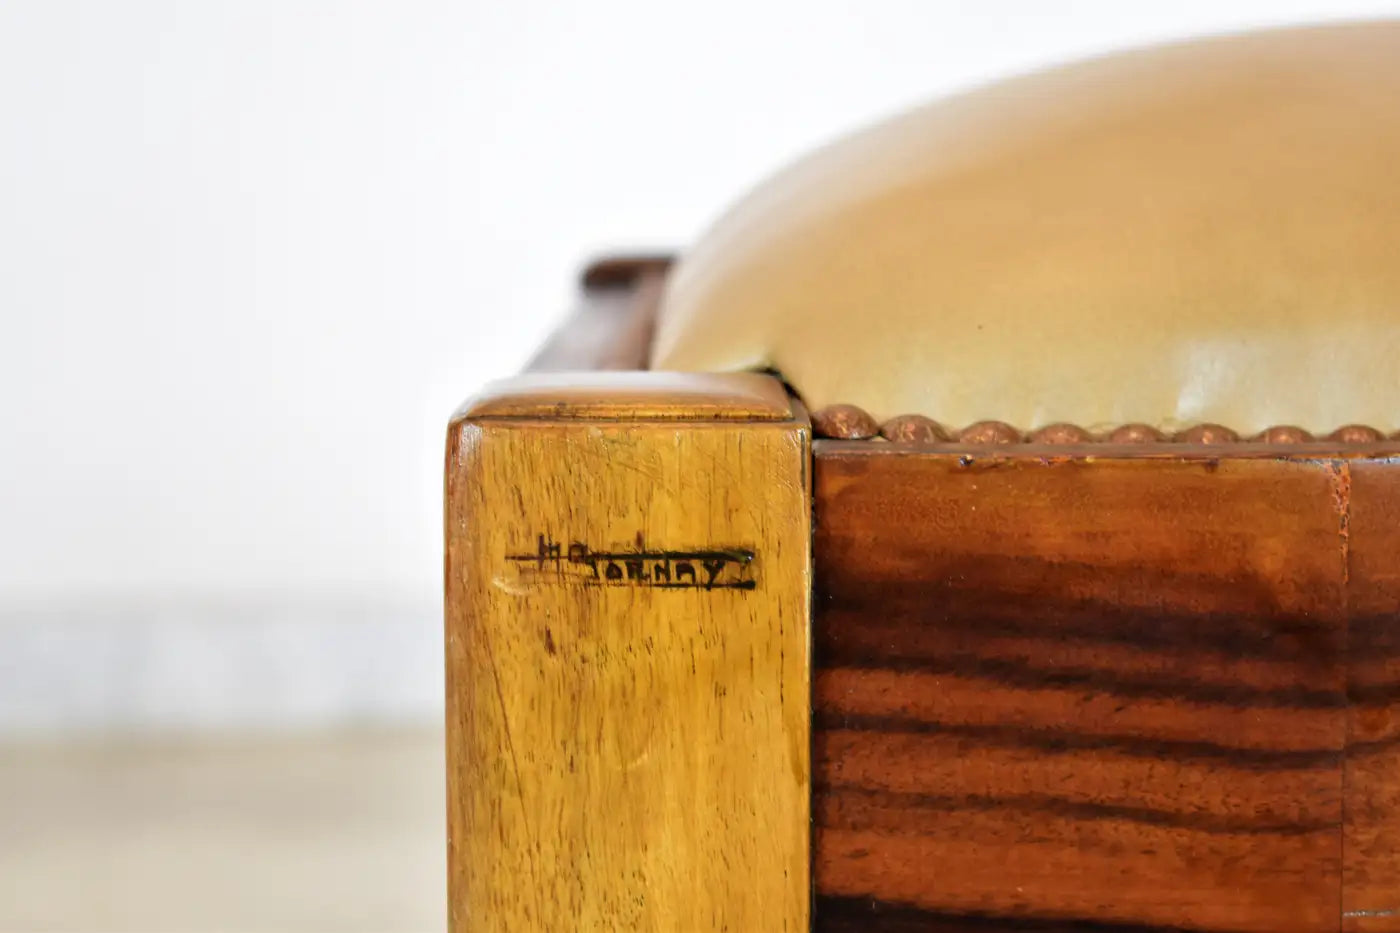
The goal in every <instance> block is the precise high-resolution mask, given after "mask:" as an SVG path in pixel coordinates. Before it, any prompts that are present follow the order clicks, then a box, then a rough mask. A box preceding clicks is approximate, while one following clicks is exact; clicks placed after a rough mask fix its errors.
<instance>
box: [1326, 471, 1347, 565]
mask: <svg viewBox="0 0 1400 933" xmlns="http://www.w3.org/2000/svg"><path fill="white" fill-rule="evenodd" d="M1326 469H1327V474H1328V475H1329V476H1330V477H1331V478H1332V505H1333V508H1334V509H1335V510H1336V512H1337V538H1338V540H1339V541H1340V543H1341V552H1342V585H1343V586H1344V587H1345V586H1346V585H1347V584H1348V583H1350V582H1351V464H1350V463H1348V462H1347V461H1346V460H1332V461H1329V462H1328V464H1327V467H1326Z"/></svg>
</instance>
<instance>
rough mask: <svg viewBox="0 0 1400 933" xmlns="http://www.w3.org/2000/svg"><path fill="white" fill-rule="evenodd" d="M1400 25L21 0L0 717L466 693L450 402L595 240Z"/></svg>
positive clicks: (1248, 12) (347, 703)
mask: <svg viewBox="0 0 1400 933" xmlns="http://www.w3.org/2000/svg"><path fill="white" fill-rule="evenodd" d="M1387 12H1389V13H1391V14H1395V13H1400V4H1397V3H1395V2H1390V3H1381V2H1338V0H1313V2H1303V0H1293V2H1281V0H1251V2H1243V0H1234V2H1229V0H1211V2H1198V0H1179V2H1175V3H1170V4H1163V3H1150V4H1148V3H1128V2H1122V0H1118V2H1092V3H1090V2H1081V3H1075V2H1067V0H1060V2H1055V3H1048V2H1012V0H980V2H977V3H951V2H931V0H921V2H920V0H906V2H877V0H867V2H861V3H856V2H850V3H838V2H831V0H805V2H801V3H797V2H792V3H766V4H765V3H759V2H755V0H745V2H720V0H711V2H707V3H691V4H676V3H656V2H643V0H592V2H588V3H565V2H553V3H546V2H505V0H499V2H484V0H466V2H462V0H455V2H445V0H444V2H432V0H379V2H365V0H335V2H331V0H324V2H311V0H237V2H234V0H228V2H211V0H202V2H201V0H166V2H159V0H122V2H114V0H87V2H79V0H0V315H3V317H2V318H0V321H3V325H2V326H0V674H4V673H5V668H6V666H7V665H8V668H9V674H10V675H11V676H10V677H8V678H7V677H3V676H0V683H5V682H7V681H8V682H9V684H10V686H9V687H8V693H7V692H6V690H7V688H5V687H0V730H3V729H4V728H6V727H20V728H24V727H35V726H36V725H37V726H42V727H44V728H64V727H66V726H68V725H71V724H74V723H77V724H80V725H87V726H99V727H101V726H112V725H123V724H130V723H131V722H136V723H137V724H140V723H141V722H145V721H153V722H156V723H158V724H176V725H181V724H184V725H190V724H193V725H200V724H209V723H213V724H228V723H234V724H237V723H239V722H241V721H243V720H244V719H253V720H257V721H276V720H278V719H279V717H284V716H291V718H293V719H297V718H298V717H300V720H301V721H306V722H321V721H332V720H336V719H337V717H340V718H344V717H345V716H358V717H369V718H373V717H374V716H375V715H377V713H376V710H378V711H380V712H382V711H383V710H385V709H391V710H392V711H394V715H400V714H402V715H407V716H424V717H431V716H432V715H433V714H434V710H435V706H434V704H435V702H436V696H437V693H436V690H437V682H436V681H435V680H433V678H434V677H436V676H437V674H436V663H437V662H436V655H435V654H434V652H435V644H436V638H437V631H436V626H437V618H436V609H435V606H436V602H435V601H436V598H437V597H436V593H437V589H438V582H439V573H440V557H439V490H440V476H439V473H440V462H441V444H442V435H443V427H444V424H445V422H446V418H447V415H448V414H449V412H450V411H451V409H452V408H453V407H454V405H455V404H456V402H457V401H459V400H460V398H461V397H463V396H464V395H465V394H467V393H468V392H470V391H471V390H472V389H473V387H474V386H476V385H477V384H479V383H480V382H482V381H483V380H486V379H489V378H493V377H497V376H502V375H506V374H509V373H511V372H513V371H514V370H516V369H517V368H518V367H519V365H520V364H521V363H522V361H523V360H524V359H525V357H526V356H527V354H528V352H529V351H530V349H531V348H532V347H533V346H534V345H535V344H537V343H538V342H539V341H540V340H541V338H542V337H543V336H544V334H545V333H546V332H547V331H548V329H549V328H550V326H551V325H552V323H553V321H554V319H555V317H556V316H557V315H558V314H560V313H561V312H562V311H563V310H564V309H565V307H566V305H567V302H568V298H569V295H570V291H571V288H572V282H573V275H574V273H575V271H576V269H577V267H578V265H579V264H580V262H581V261H582V260H583V259H584V258H586V257H587V256H588V255H590V254H593V253H596V252H598V251H600V250H606V249H611V248H616V247H632V246H643V247H656V246H662V247H667V246H673V245H682V244H684V243H686V242H687V241H689V240H690V239H692V238H693V237H694V236H695V235H696V234H697V233H698V232H699V231H700V230H701V229H702V227H703V225H704V224H705V223H706V221H707V220H708V219H709V218H711V217H713V216H714V214H715V213H716V212H717V211H719V210H720V209H721V208H722V207H723V206H724V205H725V204H726V202H728V201H729V200H731V199H732V198H733V197H735V196H736V195H737V194H739V193H741V192H742V190H743V189H745V188H746V187H748V186H749V185H751V184H753V183H754V182H756V181H757V180H759V179H760V178H761V177H762V176H763V175H765V174H766V173H768V172H769V171H771V170H773V169H774V168H776V167H778V166H780V165H781V164H782V163H783V162H784V161H786V160H788V159H790V158H792V157H793V156H795V155H797V154H799V153H801V152H802V151H804V150H806V149H807V148H809V147H811V146H813V145H815V144H818V143H820V142H821V141H823V140H825V139H828V138H829V137H831V136H832V135H834V134H838V133H840V132H842V131H844V130H846V129H849V128H851V127H853V126H855V125H859V124H861V123H864V122H866V121H869V120H871V119H873V118H875V117H877V116H881V115H884V114H886V113H888V112H891V111H894V110H898V109H900V108H902V107H905V106H907V105H910V104H913V103H915V102H917V101H920V100H922V99H924V98H926V97H928V96H930V95H936V94H939V93H943V92H947V91H949V90H952V89H956V88H960V87H964V86H967V85H969V84H973V83H977V82H982V81H986V80H989V79H992V78H995V77H997V76H1000V75H1004V74H1006V73H1009V72H1014V71H1020V70H1025V69H1028V68H1033V67H1036V66H1040V65H1044V64H1048V63H1054V62H1058V61H1061V60H1064V59H1068V58H1073V57H1077V56H1081V55H1085V54H1094V53H1098V52H1101V51H1104V50H1107V49H1111V48H1115V47H1120V46H1124V45H1131V44H1136V43H1143V42H1150V41H1155V40H1159V39H1165V38H1173V37H1179V36H1186V35H1191V34H1197V33H1203V32H1217V31H1222V30H1235V29H1240V28H1247V27H1252V26H1257V25H1261V24H1269V23H1288V22H1296V21H1301V20H1312V19H1323V18H1348V17H1354V16H1358V15H1365V14H1382V13H1387ZM347 616H349V617H351V618H354V619H358V620H359V622H358V623H357V624H358V626H359V627H358V628H356V627H355V626H354V625H351V626H350V627H349V628H348V629H343V628H342V629H337V626H338V625H340V624H341V623H342V622H343V621H344V619H345V618H346V617H347ZM197 625H203V626H204V627H203V628H186V627H185V626H197ZM298 626H301V627H300V628H299V627H298ZM133 633H136V634H133ZM279 633H280V634H279ZM347 642H350V643H352V644H351V645H350V646H349V647H346V645H347ZM405 645H407V646H408V647H404V646H405ZM289 652H290V653H289ZM376 665H377V666H376ZM21 669H22V670H23V671H24V672H25V677H23V678H18V675H17V672H18V671H20V670H21ZM20 681H22V682H23V686H22V687H21V686H15V684H16V683H19V682H20ZM367 682H368V683H370V686H368V687H366V686H365V684H366V683H367ZM250 684H251V685H252V686H253V687H255V688H257V689H255V690H252V691H250V690H249V686H250ZM84 691H86V692H84ZM357 691H359V692H357ZM250 692H252V693H256V694H257V695H258V700H257V702H255V703H251V705H250V702H251V701H250V700H249V698H248V694H249V693H250ZM192 695H197V696H198V697H200V700H199V702H191V701H190V699H189V698H190V697H191V696H192ZM295 711H299V712H295ZM293 712H295V715H293Z"/></svg>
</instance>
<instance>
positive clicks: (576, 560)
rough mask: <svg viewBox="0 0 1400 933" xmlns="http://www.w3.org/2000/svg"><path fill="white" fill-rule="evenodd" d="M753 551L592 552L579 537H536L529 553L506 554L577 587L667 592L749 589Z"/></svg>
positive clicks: (533, 572)
mask: <svg viewBox="0 0 1400 933" xmlns="http://www.w3.org/2000/svg"><path fill="white" fill-rule="evenodd" d="M754 556H755V555H754V552H753V551H752V550H749V549H747V548H738V547H724V548H705V549H695V550H670V549H658V548H649V547H644V546H642V544H641V542H640V538H639V539H638V546H637V547H636V549H634V550H633V549H629V550H595V549H593V548H592V547H590V546H589V545H588V544H585V543H583V542H581V541H574V542H572V543H570V544H569V545H568V546H564V545H561V544H559V543H558V542H557V541H555V540H553V539H552V538H551V537H550V536H548V535H546V534H539V535H537V536H536V546H535V550H534V552H533V553H520V554H507V555H506V559H507V560H509V561H511V562H512V563H514V564H515V565H516V566H517V567H518V568H519V569H520V570H521V572H522V573H523V574H526V575H528V576H531V577H534V578H536V579H541V580H546V579H552V580H557V581H558V582H561V583H572V584H578V585H580V586H633V587H644V588H651V589H671V590H751V589H753V588H754V587H755V586H756V585H757V583H756V581H755V579H754Z"/></svg>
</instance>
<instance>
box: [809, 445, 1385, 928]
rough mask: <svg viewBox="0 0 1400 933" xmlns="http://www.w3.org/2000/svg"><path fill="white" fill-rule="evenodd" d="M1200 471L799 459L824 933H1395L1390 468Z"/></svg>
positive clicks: (1020, 453) (833, 451)
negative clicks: (805, 500)
mask: <svg viewBox="0 0 1400 933" xmlns="http://www.w3.org/2000/svg"><path fill="white" fill-rule="evenodd" d="M1222 453H1223V452H1219V451H1217V452H1216V453H1215V454H1214V455H1213V456H1212V455H1210V454H1207V453H1202V452H1200V451H1196V452H1194V453H1187V454H1181V455H1167V456H1163V455H1160V454H1159V455H1154V456H1152V457H1146V456H1142V455H1141V454H1138V455H1130V454H1128V453H1127V452H1123V453H1122V454H1121V455H1115V454H1114V453H1113V452H1112V451H1104V450H1099V451H1094V457H1092V458H1090V457H1084V456H1079V457H1076V456H1068V457H1067V456H1063V455H1061V454H1060V453H1059V452H1055V453H1054V455H1053V456H1052V455H1050V453H1049V452H1048V451H1046V450H1044V449H1042V450H1040V451H1038V452H1037V451H1035V450H1025V449H1021V450H1017V451H1016V452H1013V453H993V452H988V453H986V454H973V455H960V454H958V453H932V452H910V451H909V450H908V449H907V448H906V449H904V450H901V449H899V448H897V447H892V446H887V445H882V444H874V443H868V442H867V443H864V444H854V443H837V442H828V443H820V444H818V445H817V455H816V463H815V510H816V512H815V515H816V532H815V534H816V542H815V543H816V547H815V555H816V587H817V591H816V599H815V607H814V612H815V617H814V631H813V634H814V639H815V644H814V649H815V671H814V699H813V703H814V717H815V723H814V761H813V816H814V824H815V825H814V840H813V842H814V854H813V859H814V880H815V885H816V897H817V900H816V904H817V912H816V927H817V929H819V930H827V931H832V930H857V929H858V930H939V931H953V930H957V931H964V930H967V931H972V930H978V931H986V930H1036V931H1062V930H1063V931H1069V930H1076V931H1088V930H1101V931H1118V933H1129V931H1144V933H1146V931H1159V933H1160V931H1178V930H1194V931H1226V930H1230V931H1251V933H1292V931H1297V933H1320V931H1337V930H1339V929H1344V930H1347V931H1364V933H1370V931H1395V930H1400V916H1398V915H1396V914H1395V913H1394V908H1397V907H1400V864H1397V857H1396V856H1397V851H1398V850H1397V847H1396V845H1395V843H1394V842H1393V841H1392V840H1394V839H1395V837H1396V833H1397V832H1400V754H1397V744H1396V741H1395V740H1396V736H1397V734H1400V717H1394V716H1393V715H1392V714H1394V713H1396V712H1400V710H1397V706H1396V698H1397V695H1400V690H1397V685H1398V684H1400V625H1397V624H1396V621H1395V620H1396V608H1397V606H1400V548H1398V547H1397V545H1400V466H1397V465H1392V464H1391V463H1389V462H1388V461H1384V460H1379V459H1377V460H1354V461H1347V460H1344V459H1340V458H1336V457H1333V456H1312V455H1308V454H1305V452H1303V451H1301V450H1300V451H1299V455H1298V456H1297V457H1295V458H1293V459H1285V458H1282V457H1276V456H1275V457H1270V456H1260V455H1259V452H1258V451H1253V452H1250V451H1248V450H1247V449H1244V448H1241V449H1240V451H1238V452H1235V453H1231V454H1226V455H1222ZM1391 487H1395V488H1394V490H1393V491H1392V489H1391ZM1392 538H1394V539H1395V540H1392ZM1349 668H1350V672H1349ZM1348 736H1350V741H1351V743H1352V744H1351V750H1350V753H1348V751H1347V744H1348Z"/></svg>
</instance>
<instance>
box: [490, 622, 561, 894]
mask: <svg viewBox="0 0 1400 933" xmlns="http://www.w3.org/2000/svg"><path fill="white" fill-rule="evenodd" d="M480 631H481V637H482V640H483V641H484V642H485V643H486V660H487V663H488V664H489V665H490V666H491V682H492V683H493V684H495V687H496V702H497V703H498V704H500V707H501V728H502V730H503V731H504V732H505V734H506V752H507V753H508V754H509V755H510V767H511V771H512V772H514V774H515V795H516V797H517V798H518V799H519V800H520V818H521V821H522V822H523V823H524V824H525V835H527V836H529V837H530V839H529V842H528V843H527V845H526V847H525V848H526V851H527V852H529V853H530V879H531V885H530V886H531V887H532V888H534V889H535V910H536V911H537V913H536V916H537V917H543V916H544V915H545V914H544V905H543V904H542V903H540V899H539V898H540V893H539V892H540V873H539V869H538V868H537V867H536V865H535V840H536V839H537V838H538V837H536V836H535V831H534V829H533V828H532V827H531V826H530V808H529V807H527V806H525V782H524V781H523V780H522V779H521V777H520V758H519V757H517V756H516V754H515V741H514V740H513V739H512V738H511V734H510V712H509V711H508V710H507V709H506V695H505V691H503V690H502V689H501V671H500V667H499V666H498V665H497V664H496V649H495V647H494V646H493V645H492V644H491V632H490V626H487V625H483V626H481V627H480Z"/></svg>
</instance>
